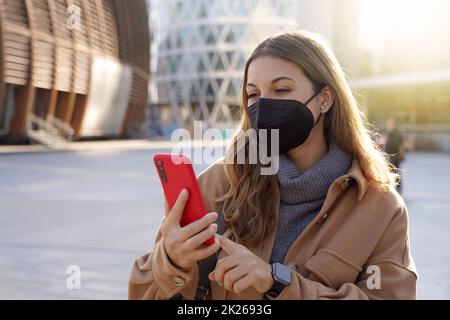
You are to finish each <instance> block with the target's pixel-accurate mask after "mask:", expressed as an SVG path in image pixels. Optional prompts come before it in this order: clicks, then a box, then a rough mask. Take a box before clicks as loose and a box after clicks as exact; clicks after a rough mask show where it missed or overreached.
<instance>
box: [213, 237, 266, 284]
mask: <svg viewBox="0 0 450 320" xmlns="http://www.w3.org/2000/svg"><path fill="white" fill-rule="evenodd" d="M219 239H220V246H221V247H222V249H223V250H224V251H225V252H226V253H227V254H228V256H226V257H224V258H222V259H220V260H219V261H217V264H216V268H215V270H214V271H213V272H211V273H210V274H209V279H210V280H212V281H216V282H217V283H218V284H219V285H221V286H224V287H225V289H227V290H229V291H234V292H235V293H240V292H242V291H244V290H245V289H247V288H250V287H254V288H255V289H256V290H257V291H258V292H261V293H265V292H267V291H268V290H269V289H270V288H271V287H272V284H273V278H272V266H271V265H270V264H268V263H267V262H265V261H264V260H262V259H261V258H260V257H258V256H257V255H255V254H254V253H253V252H251V251H250V250H248V249H247V248H246V247H245V246H243V245H240V244H237V243H235V242H233V241H231V240H230V239H227V238H225V237H223V236H220V237H219Z"/></svg>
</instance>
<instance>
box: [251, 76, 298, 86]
mask: <svg viewBox="0 0 450 320" xmlns="http://www.w3.org/2000/svg"><path fill="white" fill-rule="evenodd" d="M280 80H291V81H295V80H294V79H292V78H289V77H277V78H275V79H273V80H272V81H271V83H272V84H273V83H275V82H277V81H280ZM246 86H247V87H256V85H254V84H253V83H247V85H246Z"/></svg>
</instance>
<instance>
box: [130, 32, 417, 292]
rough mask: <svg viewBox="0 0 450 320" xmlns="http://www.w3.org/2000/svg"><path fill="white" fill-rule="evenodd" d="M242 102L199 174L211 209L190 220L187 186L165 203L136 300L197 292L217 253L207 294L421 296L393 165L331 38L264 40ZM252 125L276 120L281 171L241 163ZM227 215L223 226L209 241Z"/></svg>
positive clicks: (137, 267)
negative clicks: (221, 149)
mask: <svg viewBox="0 0 450 320" xmlns="http://www.w3.org/2000/svg"><path fill="white" fill-rule="evenodd" d="M241 105H242V111H243V112H242V121H241V125H240V128H241V129H242V130H241V131H239V132H238V133H237V134H236V136H235V137H234V139H233V144H234V146H233V148H230V149H229V151H228V152H227V155H226V157H225V158H224V159H221V160H220V161H218V162H216V163H214V164H213V165H211V166H210V167H208V168H207V169H206V170H205V171H204V172H202V173H201V174H200V176H199V177H198V180H199V184H200V188H201V191H202V193H203V197H204V200H205V203H206V206H207V208H208V209H209V211H211V212H210V213H209V214H208V215H206V216H205V217H204V218H203V219H201V220H199V221H197V222H195V223H192V224H191V225H188V226H186V227H183V228H181V227H180V225H179V221H180V217H181V212H182V209H183V206H184V203H185V202H186V199H187V197H188V195H187V193H186V192H182V193H181V194H180V197H179V198H178V202H177V204H176V205H175V207H174V208H173V209H172V210H171V212H170V213H169V212H168V210H167V208H166V218H165V220H164V221H163V223H162V224H161V227H160V230H159V232H158V235H157V237H156V242H155V245H154V248H153V251H152V252H150V253H148V254H146V255H144V256H142V257H140V258H138V259H137V260H136V261H135V263H134V266H133V270H132V273H131V278H130V283H129V298H131V299H170V298H172V297H181V298H184V299H193V298H194V297H196V293H198V291H197V290H198V288H197V285H198V282H199V278H200V277H202V274H201V272H200V270H199V269H202V272H204V269H203V268H199V266H200V264H199V262H201V261H205V260H204V259H206V258H207V257H210V256H211V255H213V254H214V253H216V252H217V253H218V256H217V259H218V260H217V263H216V264H214V265H213V268H212V269H214V270H213V271H212V272H210V273H209V280H210V287H209V288H208V289H209V290H206V293H207V296H206V298H207V299H414V298H415V297H416V281H417V273H416V270H415V266H414V262H413V259H412V257H411V255H410V247H409V239H408V215H407V209H406V206H405V203H404V202H403V200H402V198H401V197H400V196H399V195H398V194H397V193H396V191H395V188H394V186H395V181H396V175H395V174H394V173H392V170H390V167H389V165H388V162H387V161H386V158H385V155H384V154H383V153H382V152H380V151H379V150H378V149H377V148H376V146H375V144H374V143H373V141H372V140H371V138H370V134H369V132H368V130H367V129H366V128H365V126H364V123H363V119H362V116H361V114H360V111H359V109H358V106H357V104H356V102H355V99H354V97H353V95H352V92H351V89H350V87H349V85H348V83H347V81H346V78H345V75H344V73H343V71H342V69H341V67H340V66H339V64H338V62H337V60H336V58H335V56H334V54H333V53H332V52H331V50H330V49H329V47H328V46H327V44H326V43H325V42H324V41H323V39H322V38H321V37H319V36H317V35H314V34H310V33H306V32H288V33H282V34H279V35H275V36H272V37H269V38H268V39H266V40H265V41H263V42H262V43H261V44H260V45H259V46H258V47H257V48H256V49H255V50H254V52H253V53H252V55H251V56H250V58H249V59H248V61H247V64H246V66H245V71H244V77H243V92H242V104H241ZM250 128H255V129H278V130H279V146H280V148H279V153H280V157H279V170H278V172H277V174H274V175H261V171H260V169H261V167H262V165H261V164H250V163H249V161H247V162H246V163H247V164H238V163H237V161H236V157H237V153H238V152H239V151H240V150H239V148H237V147H235V146H236V145H237V144H238V141H239V140H240V139H241V138H242V132H245V131H246V130H247V129H250ZM247 144H248V141H247ZM245 148H246V149H247V150H248V145H245ZM241 151H242V150H241ZM215 211H216V212H215ZM218 217H219V218H221V219H222V220H223V224H224V229H225V232H224V234H223V236H219V235H216V239H217V241H216V244H214V245H212V246H209V247H203V246H202V245H201V244H202V243H203V242H204V241H205V240H206V239H208V238H209V237H210V236H211V235H213V234H214V233H215V232H216V230H217V223H214V221H215V220H216V219H217V218H218ZM216 222H217V221H216Z"/></svg>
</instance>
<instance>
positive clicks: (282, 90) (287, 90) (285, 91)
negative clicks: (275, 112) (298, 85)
mask: <svg viewBox="0 0 450 320" xmlns="http://www.w3.org/2000/svg"><path fill="white" fill-rule="evenodd" d="M290 91H291V89H277V90H275V92H276V93H277V94H282V93H287V92H290Z"/></svg>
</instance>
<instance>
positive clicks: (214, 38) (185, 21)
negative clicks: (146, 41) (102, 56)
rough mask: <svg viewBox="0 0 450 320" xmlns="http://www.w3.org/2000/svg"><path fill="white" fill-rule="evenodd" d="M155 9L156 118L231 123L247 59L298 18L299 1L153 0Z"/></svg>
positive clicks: (183, 123)
mask: <svg viewBox="0 0 450 320" xmlns="http://www.w3.org/2000/svg"><path fill="white" fill-rule="evenodd" d="M152 8H153V10H152V15H153V16H152V28H151V29H152V30H153V32H154V34H155V38H154V46H153V47H154V51H153V52H152V57H153V59H154V61H153V62H154V63H153V65H152V70H153V71H152V73H153V78H152V83H151V85H152V86H153V87H152V88H151V97H152V105H153V106H154V108H152V110H153V112H154V113H155V114H153V118H155V117H156V119H155V122H156V123H158V124H161V123H165V124H168V123H172V124H173V126H174V127H175V126H176V127H178V126H188V124H190V123H192V122H193V121H194V120H203V121H205V123H206V126H208V125H209V126H212V125H214V126H215V127H220V124H230V123H231V122H232V120H233V119H234V117H235V111H236V110H237V107H236V105H237V103H238V95H239V92H240V87H241V79H242V76H243V68H244V65H245V62H246V59H247V57H248V56H249V54H250V53H251V51H252V50H253V49H254V48H255V47H256V45H257V44H258V43H259V42H260V41H261V40H263V39H264V38H265V37H266V36H268V35H270V34H273V33H276V32H280V31H286V30H290V29H294V28H296V27H297V20H298V19H297V14H298V10H297V8H298V1H297V0H169V1H168V0H163V1H161V0H154V2H153V3H152ZM160 130H161V128H160Z"/></svg>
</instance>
